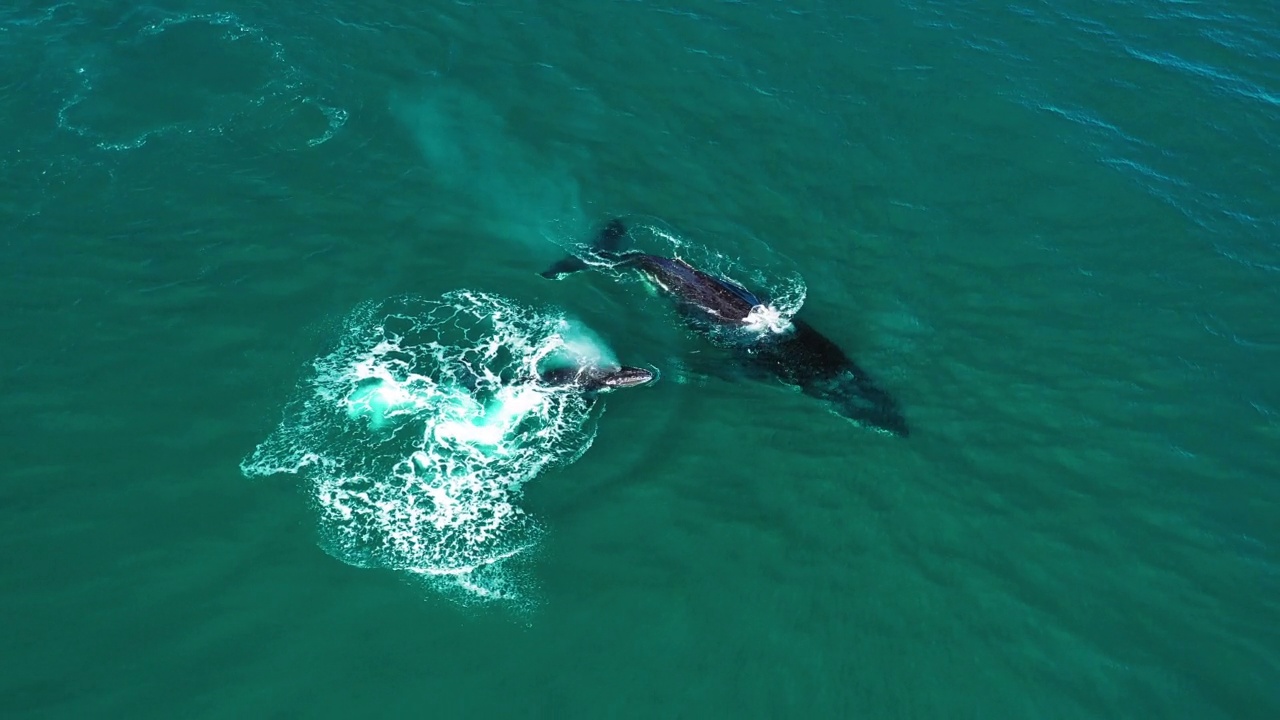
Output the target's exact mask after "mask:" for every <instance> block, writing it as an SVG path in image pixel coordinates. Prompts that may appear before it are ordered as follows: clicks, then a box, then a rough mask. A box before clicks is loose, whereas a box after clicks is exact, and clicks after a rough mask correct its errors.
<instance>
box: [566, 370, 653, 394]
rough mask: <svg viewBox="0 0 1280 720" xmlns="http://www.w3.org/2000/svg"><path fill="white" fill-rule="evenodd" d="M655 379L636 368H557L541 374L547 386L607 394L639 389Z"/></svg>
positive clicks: (651, 372) (646, 371) (650, 374)
mask: <svg viewBox="0 0 1280 720" xmlns="http://www.w3.org/2000/svg"><path fill="white" fill-rule="evenodd" d="M656 378H657V375H655V374H654V372H653V371H652V370H646V369H645V368H638V367H616V368H600V367H584V368H573V367H569V368H558V369H555V370H551V371H549V372H545V373H543V374H542V380H543V382H545V383H547V384H548V385H575V386H577V387H580V388H582V389H583V390H593V391H597V392H609V391H612V390H617V389H618V388H629V387H639V386H641V385H647V384H649V383H651V382H653V381H654V380H655V379H656Z"/></svg>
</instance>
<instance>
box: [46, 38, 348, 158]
mask: <svg viewBox="0 0 1280 720" xmlns="http://www.w3.org/2000/svg"><path fill="white" fill-rule="evenodd" d="M73 71H74V75H75V77H76V82H77V84H78V86H79V87H78V89H77V90H76V91H75V92H73V93H72V94H71V96H70V97H67V98H66V99H65V100H64V101H63V103H62V105H61V107H60V108H59V110H58V126H59V127H61V128H63V129H65V130H68V131H70V132H73V133H75V134H77V135H80V136H81V137H84V138H86V139H89V140H91V141H93V142H94V143H95V144H96V145H97V146H98V147H99V148H101V149H104V150H131V149H135V148H139V147H141V146H143V145H145V144H146V143H147V142H149V141H150V140H152V139H153V138H156V137H160V136H193V135H223V134H225V133H227V132H229V131H230V130H232V129H233V128H241V127H245V126H247V127H249V128H251V129H254V130H259V131H285V132H287V133H288V134H290V135H294V136H297V137H298V139H297V141H296V142H295V143H294V144H297V145H299V146H300V145H303V144H305V145H308V146H315V145H319V144H321V143H323V142H325V141H327V140H329V139H330V138H332V137H333V136H334V134H335V133H336V132H337V131H338V130H339V129H340V128H341V127H342V126H343V125H344V124H345V123H346V120H347V111H346V110H345V109H343V108H340V107H337V106H332V105H330V104H327V103H326V102H324V101H322V100H321V99H320V98H318V97H316V96H315V94H314V89H312V88H308V87H307V85H308V83H307V82H305V81H304V79H303V72H302V70H301V69H299V68H298V67H296V66H294V65H292V64H291V63H290V62H289V61H288V60H287V59H286V56H285V49H284V47H283V46H282V45H281V44H280V43H279V42H277V41H275V40H273V39H272V38H271V37H269V36H268V35H267V34H266V32H265V31H263V30H262V29H261V28H257V27H253V26H251V25H247V24H245V23H243V22H242V21H241V20H240V19H239V17H237V16H236V15H235V14H233V13H226V12H219V13H203V14H182V15H176V16H168V17H164V18H162V19H160V20H158V21H155V22H151V23H149V24H146V25H143V26H142V27H140V28H136V29H134V30H132V31H130V34H128V35H126V36H124V37H122V38H119V39H117V40H116V41H114V42H111V43H109V44H104V45H102V46H99V47H98V48H96V50H95V51H90V53H89V54H88V55H87V56H85V57H83V58H81V60H80V61H79V62H77V64H76V66H75V67H74V68H73Z"/></svg>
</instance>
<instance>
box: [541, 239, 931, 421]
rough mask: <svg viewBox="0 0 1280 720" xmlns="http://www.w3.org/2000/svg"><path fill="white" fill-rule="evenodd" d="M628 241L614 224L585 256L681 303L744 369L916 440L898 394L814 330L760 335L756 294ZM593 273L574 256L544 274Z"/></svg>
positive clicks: (697, 326)
mask: <svg viewBox="0 0 1280 720" xmlns="http://www.w3.org/2000/svg"><path fill="white" fill-rule="evenodd" d="M626 237H627V228H626V225H624V224H623V222H622V220H620V219H617V218H615V219H613V220H611V221H609V223H608V224H606V225H605V227H604V228H603V229H602V230H601V231H600V233H599V235H597V237H596V240H595V242H594V243H593V245H592V247H591V250H590V251H589V252H588V253H585V254H586V255H588V256H590V257H592V259H594V260H596V261H597V262H602V263H604V264H607V265H609V266H611V267H616V268H628V269H633V270H636V271H638V272H640V273H641V274H642V275H643V276H644V277H646V278H647V279H649V280H651V281H652V282H653V283H654V284H656V285H657V286H658V287H659V288H661V289H662V290H663V291H664V292H665V293H666V294H667V295H668V296H670V297H671V298H672V299H674V300H675V301H676V303H677V307H678V309H679V310H680V312H681V314H682V315H683V316H684V318H685V320H686V321H687V322H688V323H689V324H690V325H691V326H692V327H693V328H694V330H696V331H698V332H699V333H701V334H703V335H705V336H707V337H709V338H711V339H714V340H717V341H719V344H726V343H725V340H726V338H728V339H729V340H730V342H728V345H729V347H730V348H731V349H732V350H733V352H734V353H735V354H736V355H737V356H738V358H739V360H740V361H741V362H742V363H743V364H744V365H745V366H746V367H748V368H750V369H754V370H756V371H759V372H763V373H765V374H767V375H770V376H772V377H774V378H777V379H778V380H780V381H781V382H783V383H785V384H787V385H791V386H793V387H797V388H799V389H800V390H801V391H802V392H804V393H805V394H806V395H809V396H810V397H814V398H817V399H819V400H822V401H824V402H826V403H828V404H830V405H831V406H832V407H833V408H834V409H835V410H836V412H838V413H839V414H841V415H843V416H845V417H847V418H849V419H850V420H853V421H854V422H855V423H857V424H859V425H861V426H863V427H867V428H869V429H872V430H877V431H880V432H886V433H891V434H893V435H898V436H901V437H906V436H908V435H909V434H910V430H909V428H908V427H907V421H906V418H905V417H904V416H903V413H902V410H901V409H900V408H899V406H898V402H897V401H896V400H895V399H894V398H893V396H892V395H890V394H889V393H888V392H887V391H885V390H884V389H883V388H881V387H880V386H879V385H878V384H877V383H876V382H875V381H874V380H873V379H872V378H871V376H870V375H869V374H868V373H867V372H866V371H865V370H863V369H862V368H861V367H859V366H858V365H857V363H855V362H854V361H853V360H852V359H850V358H849V356H848V355H846V354H845V352H844V351H843V350H842V349H840V346H838V345H836V344H835V343H834V342H832V341H831V340H830V339H828V338H827V337H826V336H824V335H823V334H822V333H820V332H818V331H817V330H816V329H814V328H813V326H811V325H809V324H808V323H806V322H805V321H803V320H800V319H798V318H793V319H792V320H791V323H790V327H789V328H786V329H785V330H783V331H781V332H772V331H770V330H768V329H764V330H762V329H760V328H759V325H758V323H759V321H760V320H761V319H762V317H764V316H765V311H766V305H765V303H763V302H761V301H760V299H759V298H758V297H757V296H756V295H755V293H752V292H751V291H750V290H747V289H746V288H744V287H742V286H741V285H738V284H737V283H734V282H731V281H729V280H726V279H724V278H721V277H716V276H714V275H712V274H710V273H707V272H704V271H702V270H699V269H697V268H695V267H693V266H692V265H689V264H688V263H687V262H685V261H683V260H681V259H679V258H669V257H663V256H661V255H650V254H648V253H643V252H639V251H635V250H624V249H623V247H622V246H623V242H624V240H625V239H626ZM587 267H589V264H588V263H587V261H586V260H584V259H583V258H580V257H576V256H569V257H566V258H564V259H562V260H560V261H558V262H556V263H555V264H554V265H552V266H551V267H550V268H548V269H547V270H545V271H543V272H542V276H543V277H546V278H550V279H559V278H562V277H564V276H566V275H568V274H570V273H573V272H576V271H578V270H583V269H586V268H587ZM726 330H727V331H728V332H727V333H726V332H725V331H726Z"/></svg>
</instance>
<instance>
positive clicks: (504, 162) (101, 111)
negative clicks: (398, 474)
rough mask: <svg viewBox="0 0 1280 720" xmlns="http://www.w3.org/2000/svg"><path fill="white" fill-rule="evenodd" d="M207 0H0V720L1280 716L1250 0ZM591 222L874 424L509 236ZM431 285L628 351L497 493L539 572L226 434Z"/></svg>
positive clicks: (561, 237)
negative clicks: (357, 546)
mask: <svg viewBox="0 0 1280 720" xmlns="http://www.w3.org/2000/svg"><path fill="white" fill-rule="evenodd" d="M225 2H226V4H223V5H216V4H211V3H166V4H157V5H146V6H130V5H124V4H113V3H94V4H89V3H74V2H72V3H64V4H61V5H57V6H56V7H45V6H42V5H39V4H37V3H19V4H16V5H13V4H11V5H10V6H9V7H6V8H4V9H0V53H2V54H3V57H4V58H5V62H4V63H3V64H0V121H2V122H3V126H4V131H5V142H4V143H3V144H2V145H0V228H2V232H0V303H2V304H3V307H4V308H5V312H4V313H3V315H0V318H2V319H0V332H2V334H0V339H2V342H0V377H2V378H3V386H4V394H3V396H2V399H0V458H3V463H2V465H0V467H3V482H2V483H0V492H3V507H4V512H3V514H0V532H2V533H3V542H4V547H5V568H4V572H3V573H2V574H0V582H3V594H2V595H0V616H3V617H4V618H5V619H6V623H5V632H4V637H5V642H4V644H3V647H0V669H2V670H3V673H2V674H0V677H2V678H3V680H0V690H2V693H0V698H2V701H0V702H2V704H0V712H2V713H3V715H4V716H6V717H33V718H35V717H59V718H61V717H76V718H81V717H158V718H172V717H192V718H194V717H201V718H203V717H209V718H214V717H217V718H223V717H237V718H238V717H526V716H527V717H644V718H655V717H875V718H881V717H883V718H907V717H911V718H915V717H920V718H944V717H945V718H952V717H974V718H993V717H1002V718H1003V717H1008V718H1086V717H1087V718H1144V719H1146V718H1173V717H1178V718H1196V719H1197V720H1199V719H1210V718H1274V717H1277V716H1280V690H1278V688H1280V630H1278V628H1280V600H1278V599H1277V598H1280V594H1278V593H1280V557H1278V555H1277V544H1278V543H1280V532H1278V531H1277V528H1280V486H1278V485H1277V482H1278V480H1280V458H1278V456H1277V452H1276V448H1277V447H1280V442H1278V440H1280V383H1277V381H1276V379H1275V369H1274V368H1275V367H1277V359H1278V357H1280V352H1278V350H1280V333H1278V332H1277V329H1276V317H1277V310H1280V302H1278V301H1280V289H1278V288H1280V285H1278V284H1277V280H1278V279H1280V275H1278V274H1277V273H1280V245H1277V241H1276V238H1277V237H1280V234H1277V229H1280V201H1277V196H1276V194H1275V188H1276V187H1277V186H1280V172H1278V169H1277V161H1276V159H1275V158H1276V147H1277V144H1278V143H1280V131H1278V130H1277V128H1278V127H1280V125H1277V117H1278V112H1280V111H1278V108H1280V100H1278V98H1280V73H1277V70H1276V68H1277V67H1280V64H1278V63H1276V60H1277V59H1280V15H1278V14H1277V11H1276V9H1275V8H1274V7H1273V6H1272V5H1270V4H1265V3H1258V2H1245V1H1244V0H1235V1H1234V2H1231V3H1227V4H1226V5H1199V6H1193V5H1186V4H1178V3H1164V2H1156V1H1155V0H1145V1H1142V2H1131V3H1111V2H1091V1H1089V0H1059V1H1057V2H1051V3H1036V4H1026V5H1000V4H994V3H959V4H943V3H916V4H910V3H906V4H898V5H893V6H884V7H876V8H857V9H846V8H845V6H844V5H841V4H836V3H820V2H794V1H793V2H787V3H781V2H778V3H717V2H693V3H688V4H685V5H683V6H678V7H666V6H662V5H659V4H655V3H644V2H613V3H604V2H599V3H586V2H579V3H542V4H531V3H496V4H479V5H466V4H461V3H439V4H432V5H424V6H405V5H393V4H387V3H373V4H369V3H340V2H339V3H335V2H329V3H322V4H319V5H316V4H308V5H296V6H290V5H283V6H281V5H269V4H259V3H247V2H244V1H243V0H225ZM617 214H624V215H628V216H634V217H649V218H656V219H659V220H661V221H662V222H664V223H667V224H669V225H670V226H671V227H673V228H675V229H677V230H678V231H679V232H680V233H682V234H683V235H684V236H686V237H687V238H689V239H690V241H691V242H696V243H698V244H699V246H700V247H705V248H709V249H710V250H712V251H714V252H717V253H720V254H721V255H722V256H723V257H725V258H741V261H742V262H741V264H742V266H744V267H765V268H768V269H769V270H770V271H776V272H778V273H789V272H795V273H798V275H799V276H800V277H802V278H803V282H804V287H805V290H806V297H805V303H804V307H803V309H802V310H801V317H803V318H806V319H807V320H808V321H809V322H811V323H812V324H813V325H815V326H817V327H819V328H821V329H822V330H823V332H825V333H826V334H827V335H828V336H830V337H831V338H832V339H833V340H835V341H837V342H838V343H839V344H840V345H841V346H843V347H844V348H846V349H847V350H848V351H849V352H850V354H851V355H853V356H854V357H855V358H856V359H857V361H858V362H859V363H860V364H861V365H863V366H864V367H866V368H867V369H868V370H869V371H871V372H872V373H874V374H875V375H876V377H877V378H879V379H880V381H881V382H882V384H883V385H884V386H885V387H886V388H887V389H889V390H890V391H891V392H892V393H893V394H894V395H895V397H897V398H898V399H899V401H900V402H901V403H902V405H903V407H904V408H905V412H906V414H907V418H908V421H909V422H910V424H911V428H912V434H911V437H910V438H907V439H902V438H894V437H886V436H883V435H878V434H874V433H870V432H867V431H865V430H860V429H858V428H856V427H854V426H852V425H851V424H850V423H848V422H847V421H845V420H843V419H842V418H839V417H836V416H834V415H831V414H828V413H827V412H826V411H825V410H824V409H823V408H822V407H821V406H820V405H818V404H817V403H815V402H814V401H812V400H811V399H809V398H806V397H804V396H802V395H800V394H798V393H793V392H790V391H788V390H786V389H784V388H780V387H777V386H773V385H769V384H763V383H755V382H746V381H729V380H724V379H720V378H717V377H707V376H704V375H701V374H699V373H697V372H694V370H692V368H695V367H699V366H700V363H705V362H707V360H706V358H708V357H710V358H711V361H710V362H712V363H713V364H714V363H715V362H716V361H715V359H714V358H715V356H714V353H713V349H712V348H710V347H709V346H707V345H705V344H701V343H700V342H699V341H698V340H697V339H696V338H692V337H690V336H689V335H688V334H687V333H686V332H685V331H684V330H683V329H682V328H681V327H680V325H679V324H678V322H677V321H676V318H675V315H674V313H672V312H671V309H670V307H669V306H667V305H666V304H664V303H663V302H661V301H660V300H659V299H658V298H652V297H649V296H647V295H646V294H644V293H643V292H642V290H641V289H640V288H639V287H638V286H634V285H619V284H616V283H612V282H609V281H607V280H606V278H604V277H602V276H600V275H599V274H592V273H587V274H580V275H577V276H574V277H571V278H569V279H566V280H563V281H560V282H549V281H547V280H544V279H542V278H541V277H539V276H538V275H537V272H538V271H540V270H542V269H543V268H544V267H546V265H547V264H548V263H550V262H552V261H553V260H554V259H556V258H557V257H559V256H560V254H561V245H564V244H567V243H572V242H575V241H578V240H581V239H582V238H584V237H588V236H589V235H590V233H591V232H592V231H593V229H594V228H596V227H597V226H598V225H599V224H600V223H601V222H603V221H605V220H606V219H608V218H609V217H611V216H613V215H617ZM454 289H472V290H479V291H485V292H496V293H501V294H502V295H503V296H505V297H508V298H510V299H512V301H514V302H517V303H523V304H525V305H527V306H529V307H535V306H536V307H544V306H549V307H552V308H558V309H559V310H560V311H562V312H564V313H567V314H569V315H571V316H572V317H574V318H576V319H577V320H579V321H580V322H581V323H583V324H584V325H585V326H587V327H589V328H591V329H592V330H594V332H595V333H597V334H598V335H599V336H600V338H601V339H602V341H603V342H604V343H606V344H607V345H608V346H609V348H610V349H611V350H612V351H613V352H614V353H615V354H616V356H617V358H618V359H619V360H620V361H622V362H624V363H627V364H640V365H652V366H655V367H657V368H659V369H660V370H661V371H662V379H661V380H660V381H659V382H658V383H657V384H656V385H655V386H653V387H651V388H643V389H638V390H627V391H620V392H618V393H616V394H612V395H610V396H608V397H607V398H605V399H604V400H603V403H604V412H603V415H602V416H601V417H600V418H599V423H598V429H597V434H596V436H595V439H594V443H593V444H592V445H591V447H590V448H589V450H588V451H587V452H586V453H585V454H584V455H583V456H582V457H581V458H580V459H578V460H577V461H576V462H574V463H572V464H570V465H568V466H566V467H562V468H555V469H550V470H548V471H546V472H544V473H542V474H540V475H538V477H537V478H535V479H534V480H532V481H530V482H528V483H527V484H526V486H525V487H524V490H523V493H522V494H521V495H520V496H519V504H520V506H521V507H522V508H523V510H524V511H525V512H527V513H528V514H529V515H530V516H531V517H534V518H536V519H537V521H538V522H539V523H540V524H541V526H542V527H543V528H544V529H545V536H544V537H543V538H542V540H541V541H540V543H539V545H538V547H537V549H536V553H534V556H533V557H531V558H530V560H529V563H528V567H529V577H528V578H526V579H525V580H524V581H523V582H526V583H527V590H528V594H529V596H530V597H532V598H534V602H532V603H531V605H532V607H531V609H530V608H524V609H523V610H520V609H516V608H513V607H510V606H509V605H504V604H503V603H492V604H487V605H486V604H480V605H474V604H473V605H467V604H460V603H458V602H455V601H454V599H452V598H450V597H447V596H445V595H442V594H440V593H437V592H434V591H433V590H432V589H431V588H430V587H426V586H424V585H422V584H421V583H415V582H412V581H409V580H407V579H406V578H405V576H404V574H403V573H397V572H393V571H391V570H386V569H379V568H367V567H355V566H353V565H350V564H347V563H345V562H342V561H341V560H340V559H338V558H336V557H335V556H334V555H332V554H330V553H327V552H326V551H325V549H324V548H323V547H322V546H323V543H322V542H321V540H322V537H321V536H322V532H323V528H322V527H321V526H320V525H319V523H318V522H317V516H316V513H315V507H314V503H315V497H314V495H313V492H312V490H313V488H312V487H311V486H310V485H309V484H308V483H307V482H306V481H305V479H303V478H300V477H297V476H293V475H279V476H274V477H269V478H257V477H254V478H250V477H246V476H245V475H244V474H243V473H242V472H241V469H240V463H241V462H242V460H243V459H244V458H245V457H246V456H248V455H249V454H251V453H252V452H253V451H254V450H255V448H256V447H258V446H259V444H260V443H262V442H263V441H264V440H265V439H266V438H267V437H268V436H269V435H270V433H271V432H272V431H273V430H274V429H275V428H276V427H277V426H278V425H279V423H280V422H281V418H282V412H283V411H284V408H285V407H286V404H287V403H288V402H289V401H290V400H291V399H292V398H295V397H296V396H297V393H298V392H299V383H300V382H303V383H304V384H305V381H304V378H305V376H306V372H307V367H308V365H309V363H311V362H312V361H313V360H314V359H315V358H317V357H320V356H323V355H324V354H325V353H326V352H329V351H330V349H331V348H332V347H333V346H334V344H335V343H336V342H338V341H339V340H340V337H341V327H342V325H341V324H342V322H343V319H344V318H345V317H347V316H348V314H349V313H350V312H351V311H352V309H353V308H355V307H357V306H358V305H360V304H361V303H365V302H370V301H380V300H382V299H384V298H387V297H391V296H394V295H399V294H402V293H416V294H421V295H423V296H425V297H429V298H433V297H439V296H440V295H441V294H442V293H445V292H447V291H450V290H454Z"/></svg>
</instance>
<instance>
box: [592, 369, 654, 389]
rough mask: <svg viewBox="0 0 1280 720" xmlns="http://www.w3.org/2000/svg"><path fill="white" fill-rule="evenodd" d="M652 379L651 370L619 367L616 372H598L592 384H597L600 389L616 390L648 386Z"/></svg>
mask: <svg viewBox="0 0 1280 720" xmlns="http://www.w3.org/2000/svg"><path fill="white" fill-rule="evenodd" d="M654 377H655V376H654V374H653V371H652V370H646V369H644V368H638V367H621V368H618V369H616V370H604V371H598V373H597V374H596V376H595V378H593V382H595V383H597V384H598V385H599V388H600V389H609V390H615V389H617V388H629V387H639V386H640V385H648V384H649V383H651V382H653V380H654Z"/></svg>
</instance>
